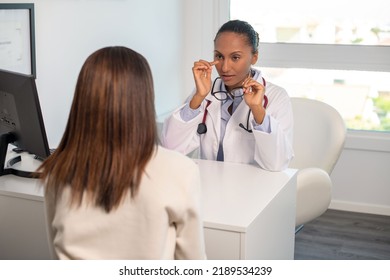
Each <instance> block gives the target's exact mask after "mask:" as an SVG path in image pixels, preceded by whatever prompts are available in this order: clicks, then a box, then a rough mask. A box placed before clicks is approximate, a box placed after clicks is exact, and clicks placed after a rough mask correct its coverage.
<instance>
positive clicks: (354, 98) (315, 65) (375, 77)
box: [230, 0, 390, 132]
mask: <svg viewBox="0 0 390 280" xmlns="http://www.w3.org/2000/svg"><path fill="white" fill-rule="evenodd" d="M389 10H390V2H389V1H385V0H372V1H370V5H367V3H355V2H353V4H352V2H350V1H348V0H337V2H336V1H322V2H313V1H310V0H296V1H293V2H288V1H282V0H274V1H259V0H230V18H231V19H236V18H239V19H242V20H246V21H248V22H249V23H251V24H252V25H253V27H254V28H255V29H256V30H257V31H258V32H259V35H260V41H261V44H260V56H259V57H260V59H259V62H258V65H257V66H258V67H260V68H261V70H262V72H263V73H264V76H265V77H266V78H268V79H270V80H271V81H273V82H275V83H277V84H279V85H281V86H283V87H284V88H286V89H287V91H288V92H289V94H290V96H303V97H307V98H313V99H319V100H323V101H325V102H327V103H329V104H330V105H332V106H334V107H335V108H336V109H337V110H338V111H339V112H340V113H341V115H342V116H343V117H344V119H345V121H346V124H347V127H348V128H349V129H354V130H375V131H387V132H390V63H388V61H389V59H390V18H389V17H388V15H387V14H388V12H387V11H389ZM346 11H348V12H346Z"/></svg>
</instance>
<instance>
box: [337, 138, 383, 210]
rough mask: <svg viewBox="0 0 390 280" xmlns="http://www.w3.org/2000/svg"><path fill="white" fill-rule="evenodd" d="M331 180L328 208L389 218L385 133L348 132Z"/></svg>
mask: <svg viewBox="0 0 390 280" xmlns="http://www.w3.org/2000/svg"><path fill="white" fill-rule="evenodd" d="M331 178H332V181H333V195H332V202H331V205H330V208H332V209H340V210H346V211H353V212H362V213H372V214H380V215H388V216H390V140H389V135H388V133H374V132H371V133H370V132H359V131H349V132H348V134H347V140H346V143H345V148H344V150H343V153H342V154H341V157H340V159H339V161H338V163H337V165H336V167H335V169H334V171H333V173H332V176H331Z"/></svg>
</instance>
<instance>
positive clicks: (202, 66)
mask: <svg viewBox="0 0 390 280" xmlns="http://www.w3.org/2000/svg"><path fill="white" fill-rule="evenodd" d="M217 63H218V61H212V62H208V61H206V60H202V59H201V60H199V61H195V62H194V67H192V69H194V70H211V69H212V67H213V66H214V65H215V64H217Z"/></svg>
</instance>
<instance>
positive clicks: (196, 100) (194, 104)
mask: <svg viewBox="0 0 390 280" xmlns="http://www.w3.org/2000/svg"><path fill="white" fill-rule="evenodd" d="M204 98H205V96H201V95H199V94H195V95H194V96H193V97H192V99H191V101H190V104H189V105H190V108H191V109H198V108H199V106H200V104H202V102H203V100H204Z"/></svg>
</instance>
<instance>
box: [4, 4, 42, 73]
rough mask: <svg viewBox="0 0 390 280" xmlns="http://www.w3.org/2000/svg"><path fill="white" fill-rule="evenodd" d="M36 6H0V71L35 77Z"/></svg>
mask: <svg viewBox="0 0 390 280" xmlns="http://www.w3.org/2000/svg"><path fill="white" fill-rule="evenodd" d="M35 64H36V63H35V28H34V4H32V3H29V4H0V69H3V70H8V71H13V72H18V73H23V74H27V75H33V76H34V77H36V65H35Z"/></svg>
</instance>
